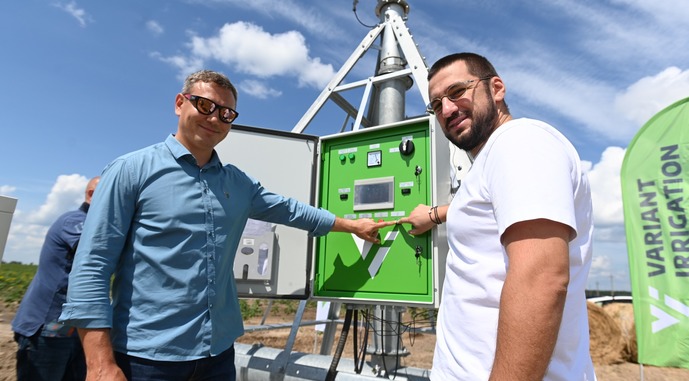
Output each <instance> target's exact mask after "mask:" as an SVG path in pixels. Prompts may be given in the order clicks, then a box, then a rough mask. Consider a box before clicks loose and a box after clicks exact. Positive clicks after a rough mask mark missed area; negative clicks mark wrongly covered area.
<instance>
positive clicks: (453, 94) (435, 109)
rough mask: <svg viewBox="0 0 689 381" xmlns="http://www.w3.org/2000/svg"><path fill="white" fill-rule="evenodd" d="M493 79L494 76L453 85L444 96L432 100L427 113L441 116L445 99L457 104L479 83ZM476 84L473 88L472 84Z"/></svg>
mask: <svg viewBox="0 0 689 381" xmlns="http://www.w3.org/2000/svg"><path fill="white" fill-rule="evenodd" d="M491 78H493V76H490V77H483V78H479V79H470V80H468V81H461V82H456V83H453V84H452V85H450V86H449V87H448V88H447V90H445V94H444V95H443V96H441V97H439V98H434V99H432V100H431V103H429V104H428V105H426V112H427V113H429V114H431V115H434V114H440V112H441V111H443V98H445V97H447V99H449V100H450V102H457V101H458V100H459V99H460V98H461V97H462V95H464V93H466V92H467V90H469V89H473V88H474V87H476V86H477V85H478V84H479V82H481V81H483V80H486V79H491ZM474 82H476V84H475V85H473V86H471V84H472V83H474Z"/></svg>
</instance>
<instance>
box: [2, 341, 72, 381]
mask: <svg viewBox="0 0 689 381" xmlns="http://www.w3.org/2000/svg"><path fill="white" fill-rule="evenodd" d="M14 340H15V341H16V342H17V345H18V346H19V348H18V349H17V381H83V380H84V379H85V378H86V362H85V360H84V350H83V349H82V347H81V342H79V337H77V336H74V337H43V336H41V335H34V336H31V337H26V336H23V335H20V334H18V333H15V334H14Z"/></svg>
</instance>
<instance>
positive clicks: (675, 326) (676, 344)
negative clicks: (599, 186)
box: [621, 98, 689, 368]
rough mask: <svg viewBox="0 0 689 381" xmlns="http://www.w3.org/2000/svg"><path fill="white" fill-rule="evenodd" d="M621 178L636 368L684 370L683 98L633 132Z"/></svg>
mask: <svg viewBox="0 0 689 381" xmlns="http://www.w3.org/2000/svg"><path fill="white" fill-rule="evenodd" d="M621 180H622V202H623V205H624V225H625V232H626V235H627V253H628V255H629V270H630V279H631V282H632V297H633V300H634V320H635V325H636V336H637V344H638V352H639V363H642V364H649V365H655V366H672V367H683V368H689V221H687V215H688V214H689V210H688V209H689V98H686V99H683V100H681V101H679V102H676V103H674V104H672V105H671V106H669V107H668V108H666V109H664V110H662V111H661V112H659V113H658V114H656V115H655V116H654V117H653V118H651V120H649V121H648V122H647V123H646V124H645V125H644V126H643V127H642V128H641V130H639V132H638V133H637V135H636V136H635V137H634V139H633V140H632V142H631V144H630V145H629V147H628V148H627V153H626V154H625V157H624V162H623V163H622V173H621Z"/></svg>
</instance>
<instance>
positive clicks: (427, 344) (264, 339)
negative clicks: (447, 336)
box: [0, 305, 689, 381]
mask: <svg viewBox="0 0 689 381" xmlns="http://www.w3.org/2000/svg"><path fill="white" fill-rule="evenodd" d="M15 311H16V306H4V305H0V381H16V376H15V361H16V357H15V354H16V349H17V345H16V343H15V342H14V340H13V338H12V336H13V334H12V330H11V328H10V322H11V320H12V317H13V316H14V312H15ZM293 320H294V315H293V314H288V313H283V314H279V313H278V314H271V315H270V316H269V317H268V319H267V320H266V323H267V324H278V323H291V322H292V321H293ZM313 320H315V308H314V309H312V310H310V309H308V308H307V310H306V312H305V313H304V317H303V319H302V321H313ZM260 321H261V317H258V318H252V319H248V320H247V321H245V325H246V326H253V325H258V324H259V323H260ZM289 332H290V328H284V329H277V330H270V331H257V332H249V333H247V334H246V335H244V336H243V337H242V338H241V339H240V340H239V342H242V343H246V344H255V343H261V344H263V345H264V346H267V347H271V348H280V349H281V348H284V347H285V343H286V341H287V337H288V336H289ZM338 338H339V334H338V335H336V338H335V341H334V344H333V348H332V351H331V353H333V352H334V351H335V345H336V343H337V340H338ZM321 342H322V334H320V333H318V332H317V331H316V330H315V327H314V326H305V327H301V328H300V329H299V333H298V334H297V338H296V340H295V344H294V347H293V349H292V350H293V351H296V352H302V353H307V354H308V353H319V352H320V348H321ZM403 345H404V347H405V348H406V349H407V351H408V352H410V355H408V356H405V357H403V358H402V359H401V364H402V365H403V366H408V367H414V368H423V369H429V368H430V366H431V363H432V361H433V348H434V346H435V335H433V334H426V333H423V334H416V335H413V336H412V335H411V333H405V334H404V335H403ZM352 353H353V344H352V331H351V330H350V334H349V336H348V340H347V343H346V346H345V350H344V352H343V354H342V358H353V356H352ZM596 375H597V377H598V380H599V381H633V380H640V379H641V378H640V367H639V365H638V364H634V363H630V362H620V363H616V364H611V365H597V366H596ZM643 375H644V379H643V380H644V381H686V380H689V370H687V369H677V368H657V367H652V366H644V368H643Z"/></svg>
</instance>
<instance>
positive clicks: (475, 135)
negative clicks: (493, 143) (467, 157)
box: [443, 92, 498, 152]
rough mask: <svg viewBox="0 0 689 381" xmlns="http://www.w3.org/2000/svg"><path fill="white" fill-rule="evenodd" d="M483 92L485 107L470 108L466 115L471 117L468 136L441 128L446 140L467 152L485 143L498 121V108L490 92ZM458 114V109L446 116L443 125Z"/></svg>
mask: <svg viewBox="0 0 689 381" xmlns="http://www.w3.org/2000/svg"><path fill="white" fill-rule="evenodd" d="M485 94H486V100H487V102H486V104H487V106H486V107H485V109H484V110H481V111H476V110H472V112H471V113H470V114H468V115H467V117H469V118H471V126H470V127H469V135H468V136H459V135H453V134H451V133H450V131H448V130H447V129H445V128H443V132H444V133H445V137H447V140H449V141H450V142H452V144H454V145H455V146H457V148H459V149H462V150H464V151H467V152H469V151H471V150H472V149H474V148H476V147H478V146H479V145H481V144H483V143H485V142H486V140H488V137H490V134H492V133H493V130H495V126H496V124H497V121H498V108H497V106H496V105H495V101H494V100H493V97H492V96H491V95H490V93H488V92H485ZM459 114H460V112H459V111H458V112H456V113H454V114H452V115H451V116H450V117H449V118H447V120H446V123H445V125H446V126H447V124H448V123H449V122H450V121H452V120H453V119H455V118H458V117H459V116H460V115H459Z"/></svg>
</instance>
